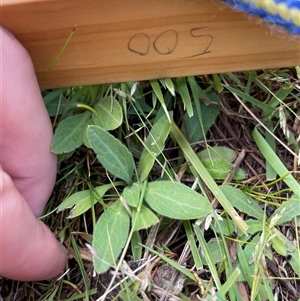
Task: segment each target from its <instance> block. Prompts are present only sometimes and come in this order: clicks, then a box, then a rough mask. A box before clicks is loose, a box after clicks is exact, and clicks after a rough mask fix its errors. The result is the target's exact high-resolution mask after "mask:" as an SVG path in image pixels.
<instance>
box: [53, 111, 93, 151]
mask: <svg viewBox="0 0 300 301" xmlns="http://www.w3.org/2000/svg"><path fill="white" fill-rule="evenodd" d="M90 116H91V114H90V113H89V112H85V113H83V114H79V115H74V116H71V117H69V118H67V119H65V120H63V121H61V122H60V123H59V125H58V127H57V129H56V131H55V134H54V138H53V142H52V152H53V153H55V154H63V153H68V152H71V151H73V150H75V149H76V148H77V147H79V146H80V145H81V144H82V142H83V133H84V130H85V127H86V125H87V123H88V122H89V120H90Z"/></svg>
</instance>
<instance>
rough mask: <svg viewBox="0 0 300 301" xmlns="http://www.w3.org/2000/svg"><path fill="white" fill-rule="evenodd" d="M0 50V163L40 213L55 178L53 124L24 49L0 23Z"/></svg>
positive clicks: (31, 206) (29, 202) (33, 208)
mask: <svg viewBox="0 0 300 301" xmlns="http://www.w3.org/2000/svg"><path fill="white" fill-rule="evenodd" d="M0 53H1V61H0V64H1V66H0V67H1V72H0V83H1V85H0V103H1V106H0V123H1V124H0V126H1V129H2V136H1V137H0V138H1V139H0V149H1V156H0V164H2V166H3V168H4V170H5V171H6V172H7V173H8V174H9V175H10V176H11V177H12V179H13V181H14V183H15V185H16V187H17V189H18V190H19V191H20V193H21V194H22V196H23V197H24V198H25V200H26V201H27V202H28V204H29V206H30V208H31V209H32V210H33V212H34V214H35V215H40V214H41V213H42V211H43V208H44V205H45V203H46V202H47V200H48V199H49V196H50V194H51V191H52V189H53V186H54V183H55V177H56V163H57V161H56V160H57V159H56V156H55V155H54V154H52V153H51V152H50V147H51V140H52V127H51V123H50V120H49V116H48V113H47V110H46V108H45V105H44V103H43V100H42V97H41V93H40V89H39V86H38V83H37V80H36V76H35V73H34V68H33V65H32V62H31V59H30V57H29V55H28V53H27V51H26V50H25V48H24V47H23V46H22V45H21V44H20V43H19V42H18V41H17V40H16V39H15V37H14V36H13V35H12V34H11V33H9V32H8V31H7V30H5V29H4V28H2V27H1V26H0Z"/></svg>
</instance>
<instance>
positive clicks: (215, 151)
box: [197, 146, 246, 180]
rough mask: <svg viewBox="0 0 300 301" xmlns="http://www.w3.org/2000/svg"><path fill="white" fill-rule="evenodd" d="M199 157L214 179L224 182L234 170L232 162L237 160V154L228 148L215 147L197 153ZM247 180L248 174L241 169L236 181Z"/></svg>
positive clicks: (236, 175) (235, 177) (238, 171)
mask: <svg viewBox="0 0 300 301" xmlns="http://www.w3.org/2000/svg"><path fill="white" fill-rule="evenodd" d="M197 156H198V157H199V159H200V160H201V162H202V163H203V165H204V166H205V167H206V168H207V171H208V172H209V173H210V175H211V176H212V177H213V178H214V179H217V180H224V179H225V178H226V177H227V175H228V173H229V172H230V170H231V169H232V163H231V162H232V161H233V160H234V159H235V158H236V153H235V151H233V150H232V149H230V148H228V147H225V146H215V147H212V148H207V149H205V150H203V151H201V152H199V153H197ZM245 178H246V173H245V172H244V171H243V170H242V169H241V168H239V169H238V170H237V171H236V173H235V175H234V179H236V180H242V179H245Z"/></svg>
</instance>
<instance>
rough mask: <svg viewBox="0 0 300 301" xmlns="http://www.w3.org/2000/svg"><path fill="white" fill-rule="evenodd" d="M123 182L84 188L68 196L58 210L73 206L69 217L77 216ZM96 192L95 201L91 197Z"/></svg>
mask: <svg viewBox="0 0 300 301" xmlns="http://www.w3.org/2000/svg"><path fill="white" fill-rule="evenodd" d="M118 184H121V183H120V182H115V183H114V185H112V184H105V185H101V186H98V187H96V188H95V189H94V190H93V191H91V190H89V189H88V190H83V191H79V192H76V193H74V194H72V195H71V196H70V197H68V198H66V199H65V200H64V201H63V202H62V203H61V204H60V205H59V206H58V207H57V212H60V211H63V210H66V209H69V208H72V207H74V208H73V209H72V211H71V213H70V215H69V216H68V218H74V217H77V216H79V215H81V214H83V213H84V212H86V211H87V210H89V209H90V208H91V207H92V206H93V205H94V204H95V203H96V202H97V201H98V200H99V198H102V197H103V196H104V194H105V193H106V192H107V191H108V190H109V189H111V188H112V187H115V186H118ZM92 193H93V194H94V198H93V200H94V201H93V202H92V198H91V194H92Z"/></svg>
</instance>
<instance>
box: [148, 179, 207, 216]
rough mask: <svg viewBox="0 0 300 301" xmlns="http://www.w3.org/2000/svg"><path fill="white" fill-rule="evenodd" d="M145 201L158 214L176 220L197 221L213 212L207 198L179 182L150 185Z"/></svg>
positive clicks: (158, 182) (159, 182) (161, 182)
mask: <svg viewBox="0 0 300 301" xmlns="http://www.w3.org/2000/svg"><path fill="white" fill-rule="evenodd" d="M145 200H146V201H147V203H148V205H149V206H150V207H151V208H152V209H153V210H154V211H156V212H157V213H159V214H161V215H163V216H167V217H170V218H174V219H180V220H188V219H197V218H201V217H204V216H206V215H207V214H208V213H210V212H211V205H210V203H209V201H208V200H207V199H206V198H204V197H203V196H201V195H200V194H199V193H197V192H195V191H194V190H192V189H191V188H189V187H188V186H185V185H183V184H181V183H178V182H171V181H157V182H152V183H149V184H148V187H147V189H146V193H145Z"/></svg>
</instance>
